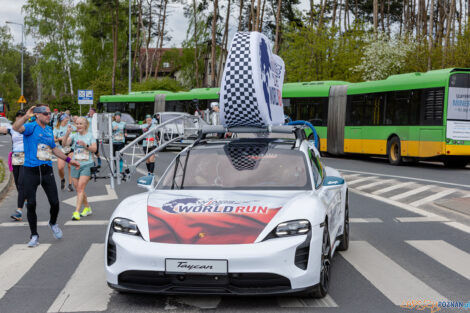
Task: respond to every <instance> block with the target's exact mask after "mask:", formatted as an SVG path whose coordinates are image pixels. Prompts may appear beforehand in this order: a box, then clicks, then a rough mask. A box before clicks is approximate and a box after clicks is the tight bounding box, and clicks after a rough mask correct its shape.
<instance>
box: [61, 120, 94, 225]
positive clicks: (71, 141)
mask: <svg viewBox="0 0 470 313" xmlns="http://www.w3.org/2000/svg"><path fill="white" fill-rule="evenodd" d="M76 123H77V132H76V133H75V134H73V135H71V136H70V133H71V132H72V127H70V126H69V127H68V129H67V132H66V133H65V136H64V141H65V142H66V143H67V144H68V145H72V147H73V151H74V153H73V159H74V160H75V161H79V162H80V168H79V169H72V180H73V185H74V186H75V189H76V190H77V205H76V207H75V212H73V215H72V220H76V221H78V220H80V217H81V216H88V215H91V214H92V211H91V208H90V205H89V203H88V199H87V196H86V193H85V188H86V185H87V184H88V182H89V181H90V177H91V168H92V167H93V165H94V164H93V156H92V153H95V152H96V139H95V138H94V137H93V134H92V133H91V132H90V131H88V120H87V119H86V118H85V117H79V118H77V120H76ZM82 204H83V205H84V208H83V211H82V212H81V213H80V209H81V207H82Z"/></svg>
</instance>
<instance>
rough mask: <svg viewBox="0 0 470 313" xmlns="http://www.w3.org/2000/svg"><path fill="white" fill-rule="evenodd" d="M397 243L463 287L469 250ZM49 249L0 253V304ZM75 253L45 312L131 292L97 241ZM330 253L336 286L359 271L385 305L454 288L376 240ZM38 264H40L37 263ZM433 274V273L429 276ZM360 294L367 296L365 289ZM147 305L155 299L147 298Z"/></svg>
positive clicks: (209, 303) (198, 303) (469, 273)
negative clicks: (114, 285) (108, 268)
mask: <svg viewBox="0 0 470 313" xmlns="http://www.w3.org/2000/svg"><path fill="white" fill-rule="evenodd" d="M403 244H404V245H408V246H409V247H411V248H412V250H411V253H416V254H419V255H420V256H425V257H427V258H429V259H430V260H433V261H434V262H435V263H436V264H437V265H438V266H440V268H441V270H442V271H444V272H445V271H446V270H449V269H450V270H452V271H453V272H455V273H456V274H457V275H459V276H460V277H461V281H460V283H461V286H462V282H463V285H465V286H467V290H468V289H469V288H470V270H469V267H468V264H470V251H465V250H464V249H462V247H456V246H454V245H453V244H451V243H449V242H447V241H444V240H406V241H404V242H403ZM53 249H54V245H53V244H52V245H51V244H41V245H39V246H38V247H37V248H34V249H31V248H27V247H26V245H23V244H22V245H19V244H15V245H12V246H11V247H10V248H8V249H7V250H5V251H4V252H3V253H1V254H0V264H1V265H2V266H1V267H0V304H1V301H2V298H5V297H8V292H9V290H10V289H11V288H14V287H15V285H16V284H17V283H18V282H19V281H20V280H21V279H22V278H23V277H24V276H25V275H28V274H29V273H30V272H34V271H37V270H40V269H38V268H36V267H35V264H36V263H38V261H39V260H40V259H41V258H42V257H46V256H47V254H48V253H53V252H50V251H51V250H53ZM77 258H81V260H80V261H79V262H78V266H77V267H76V269H75V271H74V272H73V273H72V274H71V276H70V277H69V278H68V281H67V282H66V283H65V284H64V285H62V286H63V288H62V287H61V288H62V290H57V294H56V296H55V299H54V298H53V299H51V300H50V303H51V304H50V306H49V307H48V309H47V312H48V313H52V312H54V313H55V312H102V311H113V310H112V305H113V302H115V300H116V301H117V302H118V303H120V305H121V306H122V305H123V303H124V304H125V301H126V300H128V298H123V299H121V301H119V297H131V296H129V295H127V296H126V295H121V294H118V293H116V292H115V291H113V290H112V289H110V288H109V287H108V286H107V284H106V275H105V269H104V244H103V243H92V244H91V245H90V246H89V248H88V250H86V252H84V254H83V255H81V256H77ZM336 258H341V259H343V260H345V261H346V263H344V262H336V263H334V264H333V266H332V273H333V276H332V277H335V278H336V279H337V280H338V281H339V282H340V283H336V284H335V287H341V282H342V281H345V280H348V279H351V277H355V276H357V277H360V279H363V280H364V281H363V284H364V283H365V284H368V285H370V286H372V288H375V289H376V290H377V291H378V292H380V294H382V295H383V297H384V299H386V301H388V302H389V303H390V306H391V307H393V306H399V305H401V304H402V303H403V302H404V301H411V300H432V301H447V299H448V297H449V295H454V294H455V293H454V292H455V291H453V290H442V288H439V286H440V283H441V282H440V281H439V277H440V276H441V275H440V274H439V273H438V272H439V270H435V268H434V270H433V272H432V273H431V274H430V275H426V276H425V277H423V275H422V274H420V273H419V272H418V273H416V272H415V271H414V269H415V268H416V267H419V266H420V264H414V263H413V262H414V261H412V260H416V263H418V262H420V261H419V260H420V258H418V257H416V258H409V259H408V263H406V262H404V261H403V259H401V258H399V257H397V256H396V254H395V253H394V252H393V251H392V250H388V249H387V248H386V247H382V246H381V247H376V246H374V245H373V244H372V243H370V242H368V241H362V240H355V241H351V242H350V246H349V250H347V251H345V252H341V253H340V254H339V255H337V256H336ZM410 260H411V261H410ZM346 265H347V266H346ZM339 266H343V268H342V269H339V268H335V267H339ZM345 268H346V269H348V271H351V270H352V271H355V272H356V274H354V275H353V273H351V272H349V273H347V272H346V275H343V276H342V277H338V275H337V274H336V275H335V272H338V271H339V270H341V271H340V272H342V273H345ZM41 269H42V270H43V268H41ZM357 274H360V275H357ZM433 274H436V275H435V277H433ZM52 279H53V278H52ZM350 292H352V291H346V292H345V293H343V294H341V293H338V292H335V290H331V289H330V294H329V295H328V296H327V297H325V298H323V299H313V298H309V297H300V296H279V297H272V300H269V301H271V302H272V303H271V305H272V306H275V307H279V308H293V309H294V308H336V307H341V306H343V305H347V301H348V299H349V297H350V295H348V294H349V293H350ZM446 293H447V294H446ZM333 294H334V295H333ZM364 296H365V297H366V298H367V295H364ZM136 297H138V296H136ZM343 297H345V299H343ZM163 298H166V299H167V300H166V301H161V306H162V307H161V308H159V309H161V310H174V309H176V308H178V305H182V306H185V307H188V306H189V307H192V308H194V309H216V308H218V307H219V306H221V305H223V303H224V301H226V299H227V298H225V297H220V296H195V295H193V296H178V297H175V296H168V297H163ZM111 299H113V301H111ZM270 299H271V298H270ZM451 300H452V299H451ZM254 301H256V300H254ZM365 301H369V300H365ZM130 305H131V304H130ZM153 305H155V304H154V303H152V306H153ZM121 309H123V310H124V311H131V310H132V308H131V307H129V308H128V309H126V308H125V307H124V308H122V307H121ZM149 309H151V308H149ZM152 309H155V308H152ZM235 309H236V308H235ZM38 312H39V311H38Z"/></svg>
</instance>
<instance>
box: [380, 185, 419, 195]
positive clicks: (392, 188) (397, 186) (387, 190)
mask: <svg viewBox="0 0 470 313" xmlns="http://www.w3.org/2000/svg"><path fill="white" fill-rule="evenodd" d="M411 184H414V183H413V182H406V183H400V184H396V185H392V186H390V187H387V188H384V189H379V190H377V191H374V192H373V194H374V195H381V194H383V193H387V192H390V191H393V190H395V189H400V188H403V187H407V186H409V185H411Z"/></svg>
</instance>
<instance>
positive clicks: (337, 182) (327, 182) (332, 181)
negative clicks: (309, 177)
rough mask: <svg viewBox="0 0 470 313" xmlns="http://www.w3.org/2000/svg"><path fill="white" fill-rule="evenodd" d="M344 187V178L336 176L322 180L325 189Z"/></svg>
mask: <svg viewBox="0 0 470 313" xmlns="http://www.w3.org/2000/svg"><path fill="white" fill-rule="evenodd" d="M342 185H344V178H341V177H337V176H326V177H325V179H324V180H323V186H325V187H341V186H342Z"/></svg>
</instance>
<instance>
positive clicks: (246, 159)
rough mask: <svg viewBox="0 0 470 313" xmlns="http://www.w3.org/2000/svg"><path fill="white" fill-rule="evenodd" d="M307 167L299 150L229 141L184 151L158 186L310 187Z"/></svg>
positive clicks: (208, 187)
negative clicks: (214, 145)
mask: <svg viewBox="0 0 470 313" xmlns="http://www.w3.org/2000/svg"><path fill="white" fill-rule="evenodd" d="M307 168H308V167H307V161H306V158H305V156H304V154H303V153H302V152H300V151H297V150H290V149H282V148H272V147H268V145H262V144H260V145H258V144H250V145H246V144H232V143H227V144H225V145H223V146H218V147H213V148H212V147H211V148H204V149H197V150H189V152H187V153H184V154H181V155H180V156H178V157H177V159H176V160H175V162H173V164H172V165H171V167H170V168H169V169H168V170H167V172H166V173H165V176H164V177H163V178H162V180H161V181H160V184H159V186H158V187H157V189H256V190H311V189H312V187H311V182H310V175H309V174H308V170H307Z"/></svg>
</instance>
